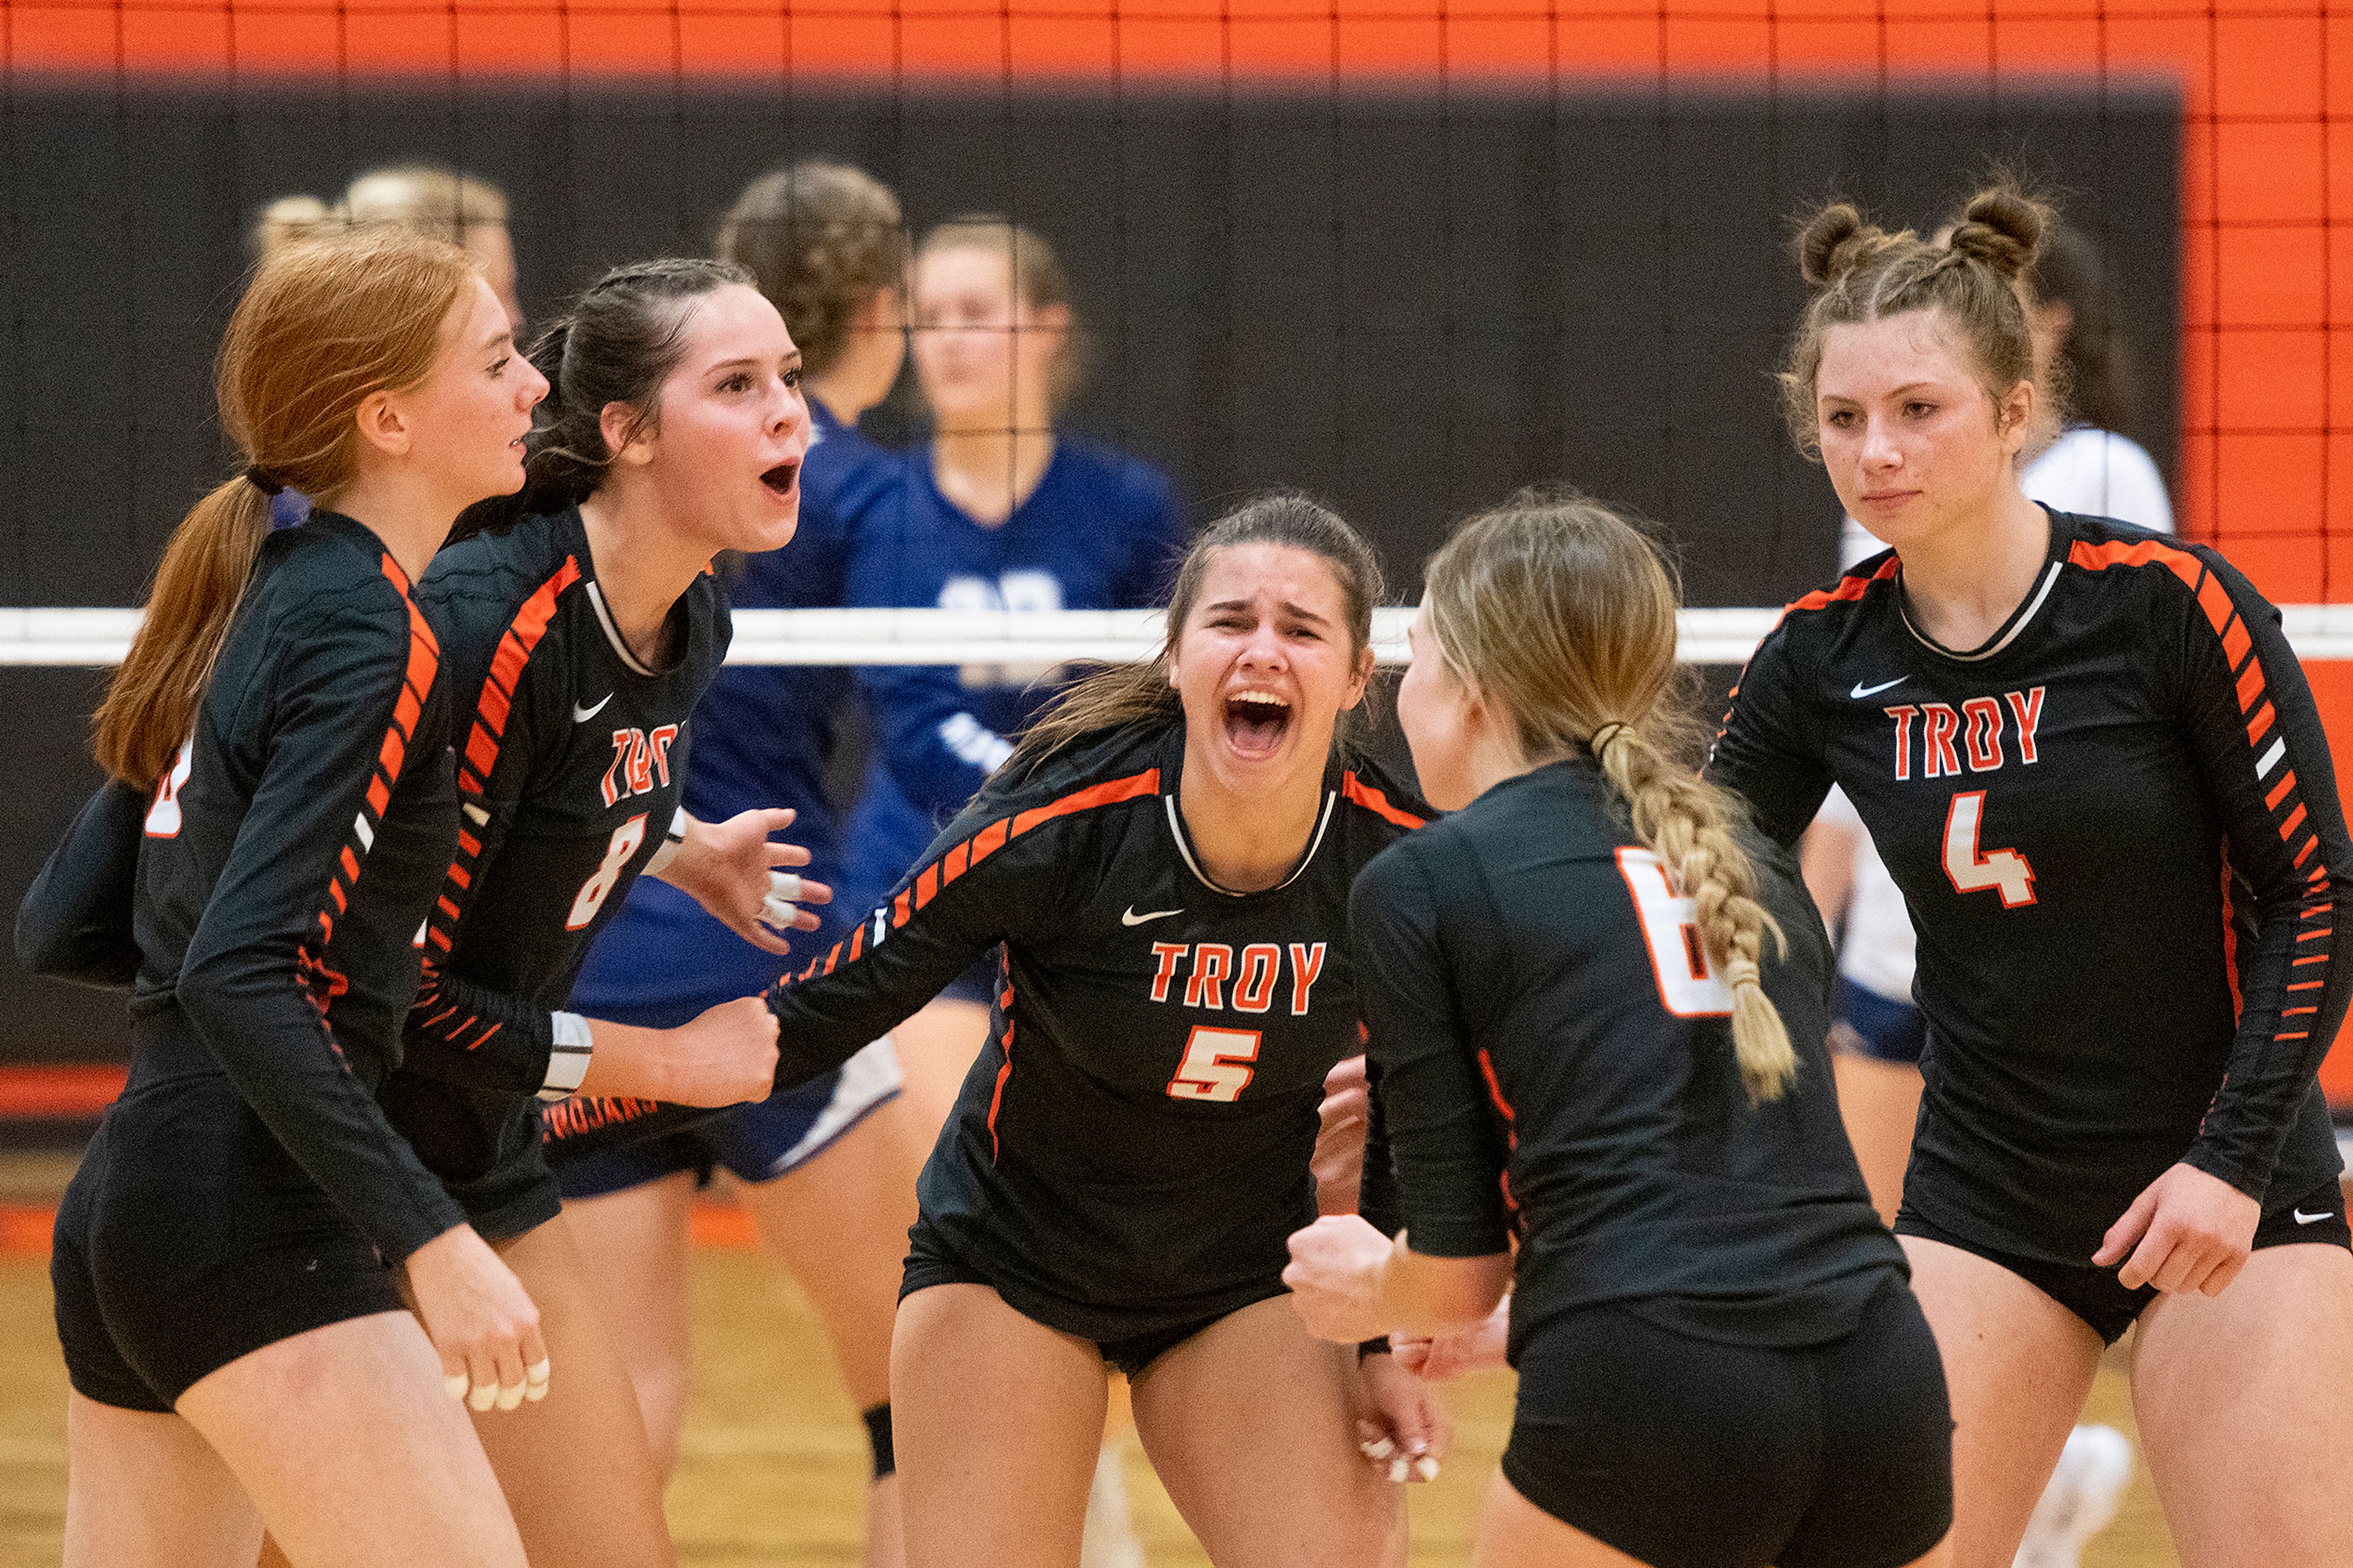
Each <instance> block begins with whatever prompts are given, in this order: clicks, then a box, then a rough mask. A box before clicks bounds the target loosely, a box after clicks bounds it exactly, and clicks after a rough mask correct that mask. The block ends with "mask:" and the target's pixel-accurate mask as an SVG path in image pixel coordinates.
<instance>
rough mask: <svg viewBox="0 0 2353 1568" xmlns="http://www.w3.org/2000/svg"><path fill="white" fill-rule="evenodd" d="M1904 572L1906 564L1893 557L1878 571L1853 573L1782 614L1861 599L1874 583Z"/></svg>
mask: <svg viewBox="0 0 2353 1568" xmlns="http://www.w3.org/2000/svg"><path fill="white" fill-rule="evenodd" d="M1903 570H1904V563H1903V562H1901V561H1899V560H1897V559H1896V558H1895V557H1894V556H1893V555H1891V556H1889V557H1888V558H1887V559H1886V560H1884V561H1883V562H1881V563H1879V569H1878V570H1877V571H1875V572H1856V573H1852V574H1849V575H1847V576H1844V577H1841V578H1840V579H1839V580H1838V585H1837V586H1835V587H1831V588H1817V589H1815V590H1814V591H1813V592H1812V593H1810V594H1809V595H1806V596H1805V597H1804V598H1802V599H1799V600H1798V601H1797V602H1796V603H1795V604H1792V605H1789V606H1788V608H1787V609H1784V610H1783V611H1782V612H1781V613H1782V614H1783V615H1785V616H1787V615H1790V614H1793V613H1795V612H1797V611H1799V610H1820V609H1825V608H1827V607H1829V606H1830V605H1838V604H1845V603H1847V602H1849V601H1851V600H1854V599H1860V598H1862V595H1864V594H1865V593H1866V592H1867V591H1869V589H1870V587H1871V585H1872V584H1873V583H1884V582H1886V581H1887V580H1888V579H1889V578H1891V577H1894V575H1895V574H1898V573H1899V572H1901V571H1903Z"/></svg>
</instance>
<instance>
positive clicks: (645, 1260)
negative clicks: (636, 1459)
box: [551, 1171, 694, 1482]
mask: <svg viewBox="0 0 2353 1568" xmlns="http://www.w3.org/2000/svg"><path fill="white" fill-rule="evenodd" d="M693 1208H694V1173H693V1172H691V1171H673V1172H671V1173H670V1174H669V1175H666V1176H662V1177H659V1178H658V1179H656V1180H654V1181H650V1182H648V1183H646V1184H644V1185H642V1186H636V1187H628V1188H625V1189H624V1190H622V1191H620V1192H617V1193H604V1194H598V1195H597V1196H596V1197H593V1198H574V1199H569V1200H567V1201H566V1202H565V1205H564V1222H565V1225H566V1226H569V1227H570V1229H571V1231H572V1238H573V1242H574V1245H575V1246H576V1247H578V1248H579V1249H580V1257H581V1260H582V1263H583V1265H584V1266H585V1267H586V1269H587V1271H588V1272H587V1278H589V1279H594V1280H596V1281H598V1284H599V1289H598V1290H597V1293H596V1306H597V1310H598V1311H599V1312H600V1313H601V1315H602V1316H603V1319H604V1322H605V1327H606V1330H607V1332H608V1333H609V1334H610V1335H611V1337H612V1340H613V1342H614V1344H615V1345H616V1346H617V1348H618V1350H619V1352H620V1356H621V1359H622V1361H623V1362H625V1363H628V1369H629V1383H630V1386H631V1387H632V1388H633V1389H635V1391H636V1393H637V1399H638V1413H639V1414H640V1415H642V1416H643V1417H644V1418H645V1425H646V1445H647V1447H648V1448H649V1450H650V1451H651V1452H652V1455H653V1460H654V1468H656V1470H658V1471H659V1473H660V1475H661V1478H662V1479H663V1480H664V1481H665V1482H667V1481H668V1480H669V1479H670V1477H671V1476H672V1475H673V1474H675V1473H676V1472H677V1470H678V1440H679V1433H680V1431H681V1429H682V1428H683V1427H684V1426H685V1424H686V1390H687V1377H688V1373H689V1372H690V1370H691V1357H692V1355H693V1350H694V1313H693V1308H692V1303H691V1301H690V1300H689V1299H688V1295H687V1284H688V1279H689V1277H690V1270H691V1267H692V1262H693V1252H694V1249H693V1244H692V1241H691V1237H689V1235H688V1229H687V1227H688V1224H689V1222H690V1220H691V1217H692V1213H693ZM552 1359H553V1358H551V1361H552Z"/></svg>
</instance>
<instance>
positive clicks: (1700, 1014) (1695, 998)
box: [1618, 845, 1732, 1018]
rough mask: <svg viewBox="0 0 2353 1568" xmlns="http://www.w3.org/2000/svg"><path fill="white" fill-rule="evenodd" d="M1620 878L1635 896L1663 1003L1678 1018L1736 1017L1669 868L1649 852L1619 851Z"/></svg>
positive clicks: (1689, 903)
mask: <svg viewBox="0 0 2353 1568" xmlns="http://www.w3.org/2000/svg"><path fill="white" fill-rule="evenodd" d="M1618 874H1619V875H1620V876H1621V877H1623V878H1625V879H1626V889H1627V891H1629V892H1630V893H1632V894H1633V895H1634V912H1635V914H1636V915H1638V916H1640V917H1641V921H1642V942H1643V944H1644V945H1645V946H1647V947H1648V948H1650V950H1651V975H1652V976H1653V977H1654V978H1656V979H1657V981H1658V983H1659V1001H1660V1002H1661V1003H1662V1004H1663V1005H1665V1007H1666V1009H1667V1011H1668V1012H1670V1013H1672V1014H1673V1015H1674V1016H1676V1017H1678V1018H1724V1017H1729V1016H1731V1014H1732V987H1731V986H1729V985H1726V984H1725V983H1724V981H1723V979H1722V978H1721V977H1720V976H1718V975H1717V973H1715V964H1714V963H1712V962H1710V961H1709V959H1708V956H1707V943H1705V942H1702V941H1701V940H1700V934H1699V927H1698V925H1696V924H1695V923H1694V921H1693V920H1692V901H1691V900H1689V899H1687V898H1685V897H1683V895H1682V894H1681V893H1678V892H1676V891H1675V889H1674V884H1673V883H1672V882H1670V881H1669V880H1668V879H1667V868H1666V867H1665V866H1663V865H1662V864H1661V863H1660V861H1659V858H1658V857H1657V856H1656V855H1653V854H1651V852H1650V851H1649V850H1648V849H1638V848H1635V847H1632V846H1630V845H1629V846H1627V847H1623V848H1620V850H1619V851H1618Z"/></svg>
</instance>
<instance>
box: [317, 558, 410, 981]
mask: <svg viewBox="0 0 2353 1568" xmlns="http://www.w3.org/2000/svg"><path fill="white" fill-rule="evenodd" d="M377 566H378V569H379V570H381V571H382V572H383V573H384V575H385V581H387V582H389V583H390V584H392V585H393V587H394V588H395V589H396V591H398V593H399V595H400V602H401V605H403V606H404V607H405V608H406V610H407V611H408V660H407V663H406V666H405V668H403V669H402V672H401V678H400V695H399V696H398V697H397V698H396V699H394V700H393V705H392V721H391V722H390V723H388V724H386V725H385V728H384V742H383V743H382V744H381V745H379V746H378V747H377V748H376V754H375V772H374V773H372V774H371V775H370V776H369V778H368V786H367V803H366V805H363V806H362V807H361V808H360V811H359V815H358V816H355V817H354V818H353V821H352V836H351V837H350V838H348V839H346V840H345V841H344V843H343V848H342V849H341V850H340V851H339V852H338V853H337V854H336V856H335V861H334V870H333V872H332V875H330V877H329V878H328V879H327V897H326V900H324V901H323V902H322V904H321V906H320V909H319V915H318V921H319V947H318V950H317V951H315V952H314V951H312V949H311V944H310V943H309V942H307V941H306V942H303V944H302V945H301V948H300V949H298V950H297V951H296V953H295V965H296V967H297V969H298V970H300V972H301V976H302V985H303V990H304V992H305V993H306V994H308V995H309V996H310V998H311V1006H313V1007H315V1008H316V1009H318V1013H319V1017H320V1020H321V1021H322V1022H324V1021H325V1019H326V1016H327V1005H328V1004H329V1003H330V1002H332V1001H333V1000H334V999H335V998H336V997H338V996H340V995H342V994H343V993H344V992H345V991H348V990H349V989H350V988H351V982H350V981H349V980H347V979H345V978H344V977H343V975H342V974H341V973H338V972H337V971H336V970H335V969H334V967H333V966H332V965H331V964H330V963H328V962H327V958H326V947H327V944H328V943H330V942H333V941H334V940H335V917H336V916H337V915H339V914H342V913H343V911H344V910H346V909H349V908H350V907H351V897H352V894H353V892H354V891H355V890H356V889H358V886H359V879H360V861H361V859H362V858H363V857H364V856H365V855H366V854H367V852H368V848H369V847H370V846H371V845H373V844H374V843H375V830H376V829H377V827H379V826H382V825H383V823H384V813H385V807H386V806H388V805H391V804H392V791H393V786H394V785H395V784H398V783H399V782H400V770H401V767H402V765H403V764H404V763H406V761H407V758H408V742H410V741H411V740H413V739H415V738H416V735H417V719H418V717H419V716H421V715H422V714H423V713H424V711H425V698H426V695H427V693H428V692H430V691H431V690H432V689H433V678H434V677H435V676H436V675H438V673H439V672H440V668H441V643H440V640H439V639H438V638H437V637H434V635H433V628H432V627H431V626H428V625H427V623H426V619H425V612H423V611H422V610H419V609H418V608H417V601H416V600H414V599H412V598H410V597H409V596H408V574H407V573H406V572H403V571H402V570H401V569H400V563H399V562H397V561H395V560H394V559H393V558H392V557H391V556H390V555H388V554H385V555H380V556H378V557H377ZM329 903H332V905H333V906H334V907H333V908H332V909H329V908H327V907H326V905H327V904H329Z"/></svg>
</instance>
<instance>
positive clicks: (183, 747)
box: [147, 735, 196, 838]
mask: <svg viewBox="0 0 2353 1568" xmlns="http://www.w3.org/2000/svg"><path fill="white" fill-rule="evenodd" d="M195 750H196V738H195V736H194V735H191V736H189V737H188V738H187V739H186V740H185V741H183V742H180V754H179V755H178V756H177V757H176V758H174V759H173V762H172V766H171V770H170V771H169V772H167V773H164V776H163V777H162V778H161V779H158V780H157V781H156V783H155V804H154V805H152V806H149V807H148V808H147V837H150V838H177V837H179V836H180V786H181V785H182V784H186V783H187V782H188V770H189V769H191V768H193V767H195Z"/></svg>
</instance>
